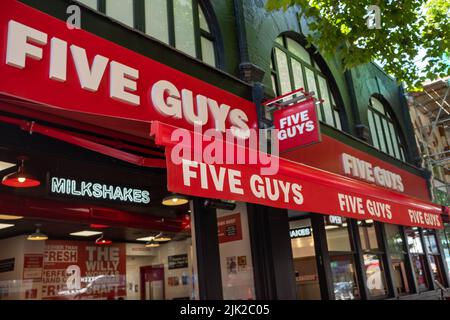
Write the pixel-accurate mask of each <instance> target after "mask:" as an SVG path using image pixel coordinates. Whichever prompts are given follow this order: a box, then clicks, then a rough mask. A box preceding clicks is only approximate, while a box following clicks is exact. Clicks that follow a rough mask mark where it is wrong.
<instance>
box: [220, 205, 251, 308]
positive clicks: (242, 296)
mask: <svg viewBox="0 0 450 320" xmlns="http://www.w3.org/2000/svg"><path fill="white" fill-rule="evenodd" d="M217 227H218V241H219V253H220V266H221V273H222V288H223V289H222V290H223V298H224V299H225V300H254V299H255V285H254V280H253V264H252V255H251V247H250V232H249V228H248V218H247V205H246V203H244V202H238V203H236V208H235V210H233V211H229V210H222V209H217Z"/></svg>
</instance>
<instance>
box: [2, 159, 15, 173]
mask: <svg viewBox="0 0 450 320" xmlns="http://www.w3.org/2000/svg"><path fill="white" fill-rule="evenodd" d="M14 166H15V164H14V163H9V162H4V161H0V171H3V170H6V169H9V168H12V167H14Z"/></svg>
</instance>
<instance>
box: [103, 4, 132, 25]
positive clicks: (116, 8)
mask: <svg viewBox="0 0 450 320" xmlns="http://www.w3.org/2000/svg"><path fill="white" fill-rule="evenodd" d="M106 15H107V16H110V17H111V18H114V19H116V20H118V21H120V22H122V23H124V24H126V25H128V26H130V27H133V26H134V23H133V20H134V19H133V0H106Z"/></svg>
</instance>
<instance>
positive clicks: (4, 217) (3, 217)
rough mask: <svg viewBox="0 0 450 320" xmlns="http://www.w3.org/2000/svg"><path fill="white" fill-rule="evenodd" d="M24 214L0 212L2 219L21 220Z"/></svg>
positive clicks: (0, 218)
mask: <svg viewBox="0 0 450 320" xmlns="http://www.w3.org/2000/svg"><path fill="white" fill-rule="evenodd" d="M20 219H23V216H15V215H12V214H0V220H20Z"/></svg>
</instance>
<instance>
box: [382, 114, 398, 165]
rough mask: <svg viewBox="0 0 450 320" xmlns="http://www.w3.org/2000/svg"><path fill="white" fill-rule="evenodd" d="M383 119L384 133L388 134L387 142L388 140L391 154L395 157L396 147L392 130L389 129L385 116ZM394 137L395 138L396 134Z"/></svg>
mask: <svg viewBox="0 0 450 320" xmlns="http://www.w3.org/2000/svg"><path fill="white" fill-rule="evenodd" d="M381 121H382V122H383V131H384V133H385V135H386V139H387V141H386V142H387V145H388V149H389V154H390V155H391V156H393V157H395V154H394V147H393V146H392V139H391V131H390V129H389V126H388V122H387V120H386V119H385V118H383V119H382V120H381ZM393 138H394V139H395V136H394V137H393Z"/></svg>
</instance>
